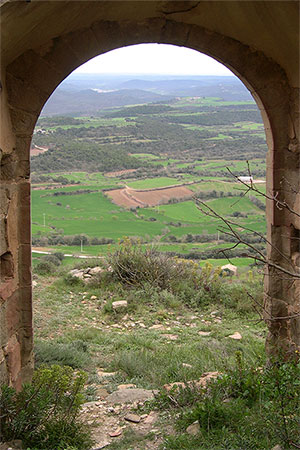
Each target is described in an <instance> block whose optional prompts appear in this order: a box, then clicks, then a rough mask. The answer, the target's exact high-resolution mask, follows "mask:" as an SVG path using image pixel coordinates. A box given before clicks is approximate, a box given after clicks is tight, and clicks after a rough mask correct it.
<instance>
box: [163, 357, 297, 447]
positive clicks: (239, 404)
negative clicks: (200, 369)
mask: <svg viewBox="0 0 300 450" xmlns="http://www.w3.org/2000/svg"><path fill="white" fill-rule="evenodd" d="M236 363H237V364H236V367H235V368H234V369H232V370H227V371H226V373H224V374H223V375H221V376H220V377H219V378H218V379H217V380H216V381H214V382H212V383H211V384H210V386H209V389H208V390H207V391H203V392H202V393H198V395H194V401H193V402H192V398H191V396H189V403H187V402H186V401H185V402H184V403H183V404H182V398H183V397H182V392H180V391H177V392H173V393H172V395H171V396H166V394H165V393H162V394H160V395H159V396H158V397H157V399H156V404H157V406H158V407H160V408H170V407H173V408H177V409H178V408H181V411H180V412H179V414H178V421H177V428H178V429H179V430H181V431H184V430H186V428H187V426H188V425H190V424H191V423H193V422H194V421H197V422H198V423H199V435H198V437H197V438H195V441H193V445H192V446H191V447H190V449H197V450H200V449H207V448H215V447H214V446H213V445H214V444H215V443H216V442H218V444H219V447H218V448H220V449H227V448H228V449H229V448H230V449H234V450H237V449H253V450H257V449H266V448H272V447H273V446H274V445H276V444H280V445H281V446H282V448H294V447H297V444H298V443H299V420H300V393H299V392H300V389H299V386H300V381H299V380H300V364H299V363H297V362H296V361H290V362H285V363H283V362H278V361H273V363H272V364H270V366H269V367H267V368H264V369H257V368H255V367H247V366H246V365H245V363H244V361H243V359H242V355H241V354H240V353H237V355H236ZM185 398H187V397H185ZM186 405H187V406H190V407H189V408H186V407H185V406H186ZM188 439H189V438H187V439H186V440H185V439H183V443H184V442H185V441H186V442H187V441H188ZM165 444H166V445H165V447H164V448H166V449H171V448H172V449H173V448H177V447H173V446H172V445H174V441H173V438H172V437H169V438H167V440H166V442H165ZM180 448H186V447H184V445H182V447H180ZM187 448H188V447H187Z"/></svg>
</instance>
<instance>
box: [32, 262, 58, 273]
mask: <svg viewBox="0 0 300 450" xmlns="http://www.w3.org/2000/svg"><path fill="white" fill-rule="evenodd" d="M35 271H36V272H37V273H38V274H39V275H49V274H51V273H55V271H56V266H55V265H54V264H53V262H50V261H40V262H39V263H38V264H37V265H36V267H35Z"/></svg>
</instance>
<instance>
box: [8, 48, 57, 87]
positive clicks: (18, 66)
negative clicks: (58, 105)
mask: <svg viewBox="0 0 300 450" xmlns="http://www.w3.org/2000/svg"><path fill="white" fill-rule="evenodd" d="M7 71H8V72H9V73H10V74H11V75H13V76H14V77H17V78H19V79H21V80H23V81H26V83H28V84H30V85H31V86H33V87H36V88H37V89H38V90H39V91H40V90H41V91H44V92H45V93H47V94H48V95H51V93H52V91H53V82H54V80H55V83H56V84H58V83H60V82H61V81H62V78H63V75H62V73H61V72H57V71H56V70H55V69H54V68H53V67H52V66H51V65H50V64H48V62H47V61H45V60H44V59H43V58H42V57H41V56H40V55H39V54H38V53H36V52H34V51H33V50H31V49H30V50H28V51H27V52H25V53H23V54H22V55H20V56H19V57H18V58H17V59H15V60H14V61H13V62H12V63H11V64H10V65H9V66H8V68H7Z"/></svg>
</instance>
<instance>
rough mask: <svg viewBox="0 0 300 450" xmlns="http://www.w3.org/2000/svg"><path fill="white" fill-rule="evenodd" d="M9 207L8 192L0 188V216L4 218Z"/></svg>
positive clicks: (4, 188)
mask: <svg viewBox="0 0 300 450" xmlns="http://www.w3.org/2000/svg"><path fill="white" fill-rule="evenodd" d="M8 205H9V190H8V189H7V188H6V187H5V186H3V187H1V188H0V214H3V216H6V214H7V212H8Z"/></svg>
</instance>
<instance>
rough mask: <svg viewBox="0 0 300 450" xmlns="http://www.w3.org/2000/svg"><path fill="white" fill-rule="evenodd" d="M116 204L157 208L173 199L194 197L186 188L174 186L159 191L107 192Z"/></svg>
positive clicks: (127, 189)
mask: <svg viewBox="0 0 300 450" xmlns="http://www.w3.org/2000/svg"><path fill="white" fill-rule="evenodd" d="M106 194H107V196H108V197H110V198H111V199H112V201H113V202H114V203H116V204H117V205H119V206H124V207H125V208H132V207H137V206H139V207H141V208H143V207H144V208H145V207H146V206H156V205H160V204H165V203H168V201H169V200H170V199H171V198H175V199H177V200H181V199H186V198H189V197H191V196H192V195H194V192H192V191H191V190H190V189H188V188H187V187H186V186H174V187H166V188H158V189H147V190H146V189H144V190H136V189H130V188H124V189H114V190H112V191H107V192H106Z"/></svg>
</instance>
